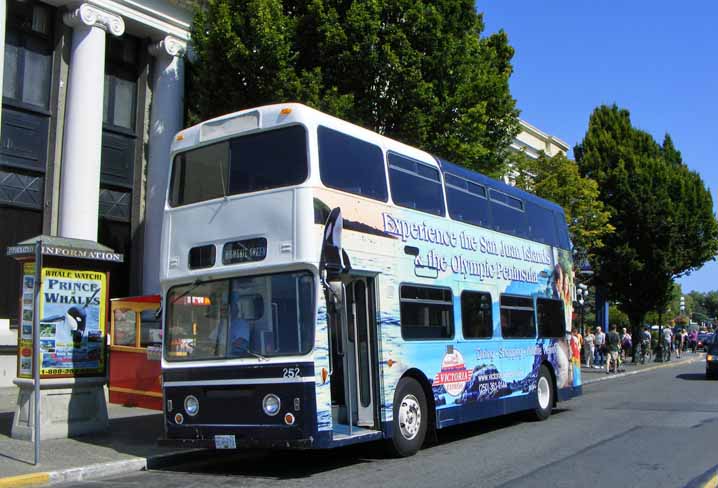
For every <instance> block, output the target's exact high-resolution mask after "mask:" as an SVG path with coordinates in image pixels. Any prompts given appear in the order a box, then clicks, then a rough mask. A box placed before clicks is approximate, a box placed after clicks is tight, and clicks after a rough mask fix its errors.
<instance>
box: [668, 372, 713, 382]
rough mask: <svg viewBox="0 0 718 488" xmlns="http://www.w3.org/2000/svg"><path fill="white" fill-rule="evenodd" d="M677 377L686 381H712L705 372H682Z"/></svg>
mask: <svg viewBox="0 0 718 488" xmlns="http://www.w3.org/2000/svg"><path fill="white" fill-rule="evenodd" d="M676 378H678V379H679V380H686V381H711V380H709V379H708V378H706V375H705V374H704V373H681V374H678V375H676Z"/></svg>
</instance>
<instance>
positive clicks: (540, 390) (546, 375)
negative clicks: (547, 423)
mask: <svg viewBox="0 0 718 488" xmlns="http://www.w3.org/2000/svg"><path fill="white" fill-rule="evenodd" d="M553 396H554V389H553V379H552V376H551V372H550V371H549V370H548V368H547V367H546V365H545V364H542V365H541V369H540V370H539V377H538V381H537V382H536V399H537V402H536V409H535V410H534V412H533V414H534V417H536V420H546V419H547V418H548V417H549V415H551V410H553V404H554V398H553Z"/></svg>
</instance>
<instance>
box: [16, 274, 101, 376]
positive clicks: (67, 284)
mask: <svg viewBox="0 0 718 488" xmlns="http://www.w3.org/2000/svg"><path fill="white" fill-rule="evenodd" d="M34 267H35V265H34V263H25V264H24V266H23V284H22V287H23V298H22V325H21V327H20V329H19V334H20V338H19V344H20V347H19V348H18V351H19V354H18V358H19V359H18V361H19V364H18V373H19V374H18V376H20V377H23V378H30V377H32V324H33V322H32V318H33V317H32V299H30V301H29V303H30V304H29V305H26V304H25V302H26V297H27V296H28V291H26V290H27V289H29V290H32V286H33V285H34V278H33V274H34ZM29 296H30V298H31V294H29ZM106 308H107V273H105V272H102V271H92V270H77V269H61V268H43V269H42V282H41V287H40V304H39V307H38V310H39V314H40V317H39V324H40V331H39V332H40V333H39V337H40V364H41V368H40V376H41V377H42V378H53V377H68V376H98V375H99V376H102V375H104V374H105V344H106V339H105V337H106V331H105V323H106ZM28 352H29V354H28Z"/></svg>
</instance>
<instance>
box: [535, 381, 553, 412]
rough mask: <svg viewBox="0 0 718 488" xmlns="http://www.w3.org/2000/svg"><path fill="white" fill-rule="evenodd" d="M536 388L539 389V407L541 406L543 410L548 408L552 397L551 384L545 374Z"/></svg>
mask: <svg viewBox="0 0 718 488" xmlns="http://www.w3.org/2000/svg"><path fill="white" fill-rule="evenodd" d="M536 389H537V390H538V402H539V407H541V410H546V409H547V408H548V404H549V399H550V398H551V385H549V383H548V380H547V379H546V377H545V376H542V377H541V378H539V380H538V386H537V388H536Z"/></svg>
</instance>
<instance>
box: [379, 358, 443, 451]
mask: <svg viewBox="0 0 718 488" xmlns="http://www.w3.org/2000/svg"><path fill="white" fill-rule="evenodd" d="M392 410H393V419H392V433H391V438H390V439H388V442H387V444H388V445H387V447H388V450H389V453H390V454H391V455H393V456H395V457H406V456H412V455H414V454H415V453H416V452H417V451H418V450H419V449H420V448H421V447H422V446H423V444H424V443H425V441H426V439H427V438H432V436H435V425H436V414H435V408H434V395H433V392H432V389H431V386H430V384H429V381H428V380H427V379H426V376H424V374H423V373H421V372H420V371H419V370H417V369H411V370H409V371H407V372H405V373H404V374H403V375H402V377H401V378H400V379H399V382H398V383H397V386H396V390H395V391H394V398H393V401H392ZM422 410H423V411H422ZM402 419H403V420H402Z"/></svg>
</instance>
